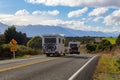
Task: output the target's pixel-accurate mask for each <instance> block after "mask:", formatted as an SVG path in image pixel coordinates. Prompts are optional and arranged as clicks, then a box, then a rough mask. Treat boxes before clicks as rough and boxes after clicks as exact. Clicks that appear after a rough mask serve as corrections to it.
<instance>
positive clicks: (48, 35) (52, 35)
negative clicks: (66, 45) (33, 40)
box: [43, 34, 64, 37]
mask: <svg viewBox="0 0 120 80" xmlns="http://www.w3.org/2000/svg"><path fill="white" fill-rule="evenodd" d="M43 36H44V37H54V36H63V37H64V34H45V35H43Z"/></svg>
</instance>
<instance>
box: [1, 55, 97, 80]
mask: <svg viewBox="0 0 120 80" xmlns="http://www.w3.org/2000/svg"><path fill="white" fill-rule="evenodd" d="M98 59H99V56H96V55H89V54H80V55H67V56H65V57H46V56H38V57H33V58H28V59H15V60H5V61H0V80H92V74H93V72H94V70H95V67H96V65H97V62H98Z"/></svg>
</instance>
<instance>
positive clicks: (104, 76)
mask: <svg viewBox="0 0 120 80" xmlns="http://www.w3.org/2000/svg"><path fill="white" fill-rule="evenodd" d="M93 80H120V58H113V57H112V56H111V55H109V54H104V55H101V58H100V60H99V62H98V65H97V69H96V71H95V73H94V76H93Z"/></svg>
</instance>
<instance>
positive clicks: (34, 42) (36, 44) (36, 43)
mask: <svg viewBox="0 0 120 80" xmlns="http://www.w3.org/2000/svg"><path fill="white" fill-rule="evenodd" d="M27 46H28V47H30V48H33V49H41V48H42V39H41V37H40V36H35V37H33V38H32V39H31V40H29V41H28V43H27Z"/></svg>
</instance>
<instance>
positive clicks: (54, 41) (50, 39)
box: [45, 38, 56, 43]
mask: <svg viewBox="0 0 120 80" xmlns="http://www.w3.org/2000/svg"><path fill="white" fill-rule="evenodd" d="M45 43H56V38H45Z"/></svg>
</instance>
